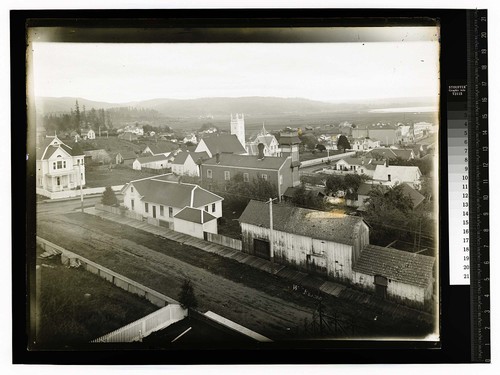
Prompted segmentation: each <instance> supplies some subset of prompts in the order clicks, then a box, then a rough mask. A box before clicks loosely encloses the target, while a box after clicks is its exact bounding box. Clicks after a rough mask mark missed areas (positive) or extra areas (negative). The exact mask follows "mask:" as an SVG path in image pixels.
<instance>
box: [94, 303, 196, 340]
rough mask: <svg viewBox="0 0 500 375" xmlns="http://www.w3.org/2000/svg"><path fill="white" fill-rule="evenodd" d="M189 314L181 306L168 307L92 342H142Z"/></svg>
mask: <svg viewBox="0 0 500 375" xmlns="http://www.w3.org/2000/svg"><path fill="white" fill-rule="evenodd" d="M187 313H188V310H187V309H183V308H182V307H181V306H180V305H167V306H165V307H163V308H161V309H160V310H157V311H155V312H154V313H151V314H149V315H146V316H145V317H144V318H141V319H139V320H136V321H135V322H132V323H130V324H127V325H126V326H124V327H122V328H119V329H117V330H116V331H113V332H110V333H108V334H106V335H104V336H101V337H99V338H97V339H95V340H92V341H91V343H107V342H134V341H141V340H142V339H143V338H144V337H146V336H148V335H150V334H151V333H153V332H155V331H158V330H160V329H164V328H166V327H168V326H169V325H171V324H173V323H176V322H178V321H180V320H182V319H184V318H185V317H186V316H187Z"/></svg>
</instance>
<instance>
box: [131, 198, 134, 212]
mask: <svg viewBox="0 0 500 375" xmlns="http://www.w3.org/2000/svg"><path fill="white" fill-rule="evenodd" d="M130 206H131V207H132V210H133V209H134V200H133V199H131V200H130Z"/></svg>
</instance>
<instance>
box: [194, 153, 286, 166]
mask: <svg viewBox="0 0 500 375" xmlns="http://www.w3.org/2000/svg"><path fill="white" fill-rule="evenodd" d="M286 160H287V158H286V157H271V156H270V157H265V158H264V159H261V160H259V159H258V158H257V156H256V155H229V154H221V155H219V163H217V158H216V157H213V158H211V159H208V160H207V161H205V162H204V163H203V165H207V166H208V165H210V166H221V167H236V168H261V169H275V170H278V169H280V168H281V166H282V165H283V164H284V163H285V162H286Z"/></svg>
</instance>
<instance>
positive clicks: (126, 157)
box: [117, 151, 137, 160]
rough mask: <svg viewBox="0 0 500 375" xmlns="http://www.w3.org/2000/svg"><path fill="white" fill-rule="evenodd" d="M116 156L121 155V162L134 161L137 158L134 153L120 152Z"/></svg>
mask: <svg viewBox="0 0 500 375" xmlns="http://www.w3.org/2000/svg"><path fill="white" fill-rule="evenodd" d="M118 154H120V155H121V157H122V159H123V160H130V159H136V158H137V155H136V154H135V152H134V151H120V152H119V153H118ZM118 154H117V155H118Z"/></svg>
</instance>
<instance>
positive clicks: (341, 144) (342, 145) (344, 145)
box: [337, 135, 351, 152]
mask: <svg viewBox="0 0 500 375" xmlns="http://www.w3.org/2000/svg"><path fill="white" fill-rule="evenodd" d="M337 148H338V149H342V150H344V152H345V150H347V149H350V148H351V144H350V143H349V141H348V140H347V137H346V136H345V135H341V136H340V137H339V139H338V141H337Z"/></svg>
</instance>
